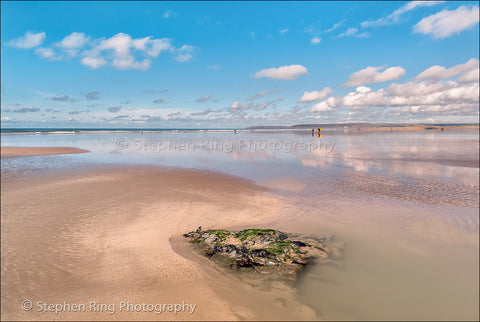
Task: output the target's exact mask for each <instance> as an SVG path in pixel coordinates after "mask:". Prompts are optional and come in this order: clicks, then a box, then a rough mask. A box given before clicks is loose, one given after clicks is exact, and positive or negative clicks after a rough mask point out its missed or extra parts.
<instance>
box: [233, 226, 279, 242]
mask: <svg viewBox="0 0 480 322" xmlns="http://www.w3.org/2000/svg"><path fill="white" fill-rule="evenodd" d="M273 234H275V230H273V229H253V228H251V229H244V230H242V231H239V232H237V233H236V234H235V237H236V238H239V239H240V240H241V241H245V240H246V239H247V238H248V237H250V236H254V237H257V236H265V235H273Z"/></svg>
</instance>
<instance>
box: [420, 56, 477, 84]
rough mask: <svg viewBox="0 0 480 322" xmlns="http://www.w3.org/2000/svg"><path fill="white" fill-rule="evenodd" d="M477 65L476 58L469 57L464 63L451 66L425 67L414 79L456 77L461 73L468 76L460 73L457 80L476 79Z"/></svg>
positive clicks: (467, 80)
mask: <svg viewBox="0 0 480 322" xmlns="http://www.w3.org/2000/svg"><path fill="white" fill-rule="evenodd" d="M478 67H479V62H478V59H475V58H471V59H470V60H469V61H467V62H466V63H465V64H459V65H456V66H453V67H451V68H445V67H443V66H438V65H435V66H432V67H430V68H428V69H426V70H425V71H423V72H421V73H420V74H418V75H417V76H416V77H415V79H416V80H421V79H433V80H440V79H444V78H452V77H456V76H458V75H460V74H462V73H463V74H464V75H466V74H468V76H467V75H466V76H463V75H462V76H461V77H460V78H459V81H461V82H469V81H475V80H476V79H478ZM475 73H476V74H477V77H476V79H475V75H474V74H475ZM460 79H461V80H460Z"/></svg>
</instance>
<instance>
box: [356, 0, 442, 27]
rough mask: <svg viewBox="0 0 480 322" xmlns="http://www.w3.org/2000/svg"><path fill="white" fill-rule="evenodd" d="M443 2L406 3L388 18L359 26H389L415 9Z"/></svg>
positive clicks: (365, 22) (366, 22)
mask: <svg viewBox="0 0 480 322" xmlns="http://www.w3.org/2000/svg"><path fill="white" fill-rule="evenodd" d="M442 2H443V1H411V2H408V3H407V4H405V5H403V6H401V7H400V8H398V9H397V10H395V11H394V12H392V13H391V14H389V15H388V16H386V17H381V18H379V19H377V20H374V21H364V22H362V23H361V24H360V25H361V26H362V28H367V27H375V26H382V25H391V24H395V23H398V22H399V21H400V17H401V16H402V15H403V14H405V13H407V12H409V11H411V10H413V9H415V8H417V7H431V6H435V5H437V4H439V3H442Z"/></svg>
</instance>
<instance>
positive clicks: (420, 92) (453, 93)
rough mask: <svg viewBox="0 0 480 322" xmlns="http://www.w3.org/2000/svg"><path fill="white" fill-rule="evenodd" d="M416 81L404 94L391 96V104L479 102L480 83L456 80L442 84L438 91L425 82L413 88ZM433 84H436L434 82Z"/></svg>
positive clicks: (421, 104)
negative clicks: (461, 83)
mask: <svg viewBox="0 0 480 322" xmlns="http://www.w3.org/2000/svg"><path fill="white" fill-rule="evenodd" d="M414 85H415V83H413V84H412V90H411V91H410V92H407V93H404V95H399V96H391V97H390V105H392V106H409V105H420V106H423V105H448V104H460V103H475V102H477V103H478V100H479V98H478V97H479V91H478V90H479V89H478V83H474V84H469V85H459V84H457V83H455V82H449V83H448V84H442V85H443V86H439V87H438V90H437V91H432V90H429V89H431V87H430V88H429V87H428V86H427V87H426V86H424V83H420V84H416V85H417V86H418V89H413V86H414ZM431 86H434V84H432V85H431Z"/></svg>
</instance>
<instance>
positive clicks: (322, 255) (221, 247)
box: [183, 227, 342, 282]
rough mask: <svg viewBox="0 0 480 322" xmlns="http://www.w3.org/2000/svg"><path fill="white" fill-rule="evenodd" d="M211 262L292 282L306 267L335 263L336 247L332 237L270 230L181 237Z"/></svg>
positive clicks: (197, 232) (213, 231)
mask: <svg viewBox="0 0 480 322" xmlns="http://www.w3.org/2000/svg"><path fill="white" fill-rule="evenodd" d="M183 236H184V237H186V238H188V239H189V242H191V243H192V244H195V245H196V247H195V248H196V249H197V250H198V251H199V252H200V253H203V254H204V255H206V256H207V257H209V258H210V259H211V260H213V261H215V262H217V263H218V264H221V265H223V266H227V267H229V268H231V269H232V270H234V271H239V270H241V271H254V272H256V273H261V274H262V275H263V276H265V275H269V276H270V277H271V278H273V279H284V280H288V281H291V282H294V281H295V280H296V278H297V276H298V274H299V273H300V272H301V271H302V270H303V268H304V267H306V266H307V265H308V264H310V263H312V262H315V263H334V264H338V263H339V261H338V260H339V259H340V257H341V256H342V248H341V246H340V245H334V243H333V240H332V239H333V237H330V238H327V237H316V236H308V235H303V234H288V233H284V232H281V231H278V230H273V229H245V230H241V231H228V230H223V229H211V230H202V227H198V229H197V230H195V231H191V232H189V233H186V234H184V235H183Z"/></svg>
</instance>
